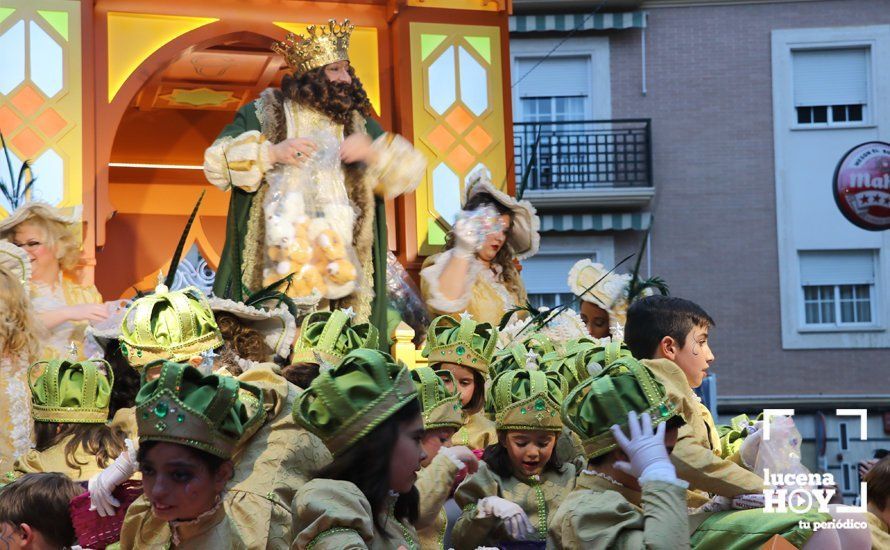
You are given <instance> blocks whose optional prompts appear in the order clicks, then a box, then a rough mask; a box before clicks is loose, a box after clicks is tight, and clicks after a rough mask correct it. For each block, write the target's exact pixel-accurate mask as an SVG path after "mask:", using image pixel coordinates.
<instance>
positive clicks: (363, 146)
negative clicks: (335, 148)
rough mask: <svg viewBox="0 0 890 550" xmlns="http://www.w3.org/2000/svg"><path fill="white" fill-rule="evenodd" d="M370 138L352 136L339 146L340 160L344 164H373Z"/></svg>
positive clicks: (364, 135) (361, 135) (357, 135)
mask: <svg viewBox="0 0 890 550" xmlns="http://www.w3.org/2000/svg"><path fill="white" fill-rule="evenodd" d="M371 143H373V141H372V140H371V137H370V136H368V135H366V134H352V135H351V136H348V137H347V138H346V139H344V140H343V143H341V144H340V160H342V161H343V162H344V163H346V164H353V163H355V162H364V163H365V164H371V163H372V162H373V159H372V157H373V155H374V150H373V149H372V148H371Z"/></svg>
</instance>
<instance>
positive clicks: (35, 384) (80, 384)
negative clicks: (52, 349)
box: [28, 359, 114, 424]
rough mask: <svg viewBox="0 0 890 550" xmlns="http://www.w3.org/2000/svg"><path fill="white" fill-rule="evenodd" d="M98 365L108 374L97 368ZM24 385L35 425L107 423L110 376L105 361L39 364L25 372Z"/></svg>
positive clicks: (112, 378)
mask: <svg viewBox="0 0 890 550" xmlns="http://www.w3.org/2000/svg"><path fill="white" fill-rule="evenodd" d="M100 363H101V364H102V365H104V368H105V372H107V373H108V374H105V373H103V372H102V371H101V370H100V369H99V364H100ZM41 369H42V370H41ZM28 385H29V386H30V387H31V417H32V418H33V419H34V420H36V421H38V422H65V423H74V424H103V423H105V422H106V421H107V420H108V405H109V402H110V401H111V388H112V386H113V385H114V374H113V373H112V371H111V368H110V367H109V366H108V363H106V362H105V361H101V360H99V361H81V362H80V363H73V362H71V361H67V360H59V359H53V360H52V361H39V362H37V363H34V364H33V365H31V368H29V369H28Z"/></svg>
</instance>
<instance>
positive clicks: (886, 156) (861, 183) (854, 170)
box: [832, 141, 890, 231]
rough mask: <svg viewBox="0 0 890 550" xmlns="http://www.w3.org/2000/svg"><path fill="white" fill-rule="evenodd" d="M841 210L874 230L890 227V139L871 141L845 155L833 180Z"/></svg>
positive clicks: (849, 217)
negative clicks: (887, 141) (889, 141)
mask: <svg viewBox="0 0 890 550" xmlns="http://www.w3.org/2000/svg"><path fill="white" fill-rule="evenodd" d="M832 190H833V191H834V201H835V202H836V203H837V207H838V208H839V209H840V211H841V214H843V215H844V217H845V218H847V219H848V220H850V222H851V223H852V224H854V225H856V226H857V227H861V228H862V229H868V230H870V231H883V230H884V229H890V143H884V142H883V141H869V142H867V143H863V144H861V145H857V146H856V147H853V148H852V149H850V150H849V151H847V154H845V155H844V156H843V158H841V161H840V162H839V163H838V165H837V169H835V171H834V181H833V182H832Z"/></svg>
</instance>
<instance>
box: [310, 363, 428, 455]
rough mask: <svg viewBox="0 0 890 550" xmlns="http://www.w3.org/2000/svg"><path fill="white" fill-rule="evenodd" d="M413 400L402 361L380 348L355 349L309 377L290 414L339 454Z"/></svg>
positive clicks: (335, 453)
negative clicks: (332, 366) (308, 383)
mask: <svg viewBox="0 0 890 550" xmlns="http://www.w3.org/2000/svg"><path fill="white" fill-rule="evenodd" d="M416 399H417V388H416V387H415V385H414V381H413V380H412V379H411V373H410V371H409V370H408V369H407V368H406V367H405V366H404V365H403V364H401V363H397V362H396V360H395V359H393V358H392V357H391V356H390V355H389V354H386V353H383V352H381V351H376V350H371V349H357V350H354V351H352V352H351V353H349V354H348V355H347V356H346V357H344V358H343V361H341V362H340V364H339V365H337V366H336V367H334V368H332V369H328V370H324V371H323V372H322V373H321V374H319V375H318V377H317V378H315V380H313V381H312V384H311V385H310V386H309V388H308V389H306V391H304V392H303V393H301V394H300V396H299V397H297V399H296V401H294V406H293V415H294V420H296V421H297V423H298V424H300V425H301V426H303V427H304V428H306V429H307V430H309V431H310V432H312V433H313V434H315V435H316V436H318V437H319V438H320V439H321V440H322V441H324V444H325V446H326V447H327V448H328V450H330V451H331V454H333V455H334V456H335V457H337V456H339V455H340V454H342V453H343V452H344V451H346V450H347V449H349V448H350V447H352V446H353V445H355V444H356V442H358V441H359V440H360V439H361V438H362V437H364V436H365V435H367V434H368V433H370V432H371V431H372V430H374V428H376V427H377V426H379V425H380V424H382V423H383V422H385V421H386V419H388V418H389V417H391V416H392V415H393V414H395V413H396V412H397V411H399V409H401V408H402V407H404V406H405V405H407V404H409V403H411V402H412V401H415V400H416Z"/></svg>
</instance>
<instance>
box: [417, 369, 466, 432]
mask: <svg viewBox="0 0 890 550" xmlns="http://www.w3.org/2000/svg"><path fill="white" fill-rule="evenodd" d="M443 377H445V378H448V379H449V380H450V381H451V384H452V386H451V387H453V388H454V387H457V385H456V384H455V382H454V375H453V374H451V372H450V371H447V370H440V371H434V370H433V369H431V368H429V367H417V368H416V369H413V370H412V371H411V378H412V379H414V385H415V386H416V387H417V395H418V397H420V406H421V409H422V411H423V412H422V413H421V416H422V417H423V429H425V430H432V429H435V428H454V429H459V428H460V427H461V426H463V417H462V415H461V403H460V394H458V393H455V392H451V391H448V388H446V387H445V382H444V381H443V379H442V378H443Z"/></svg>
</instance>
